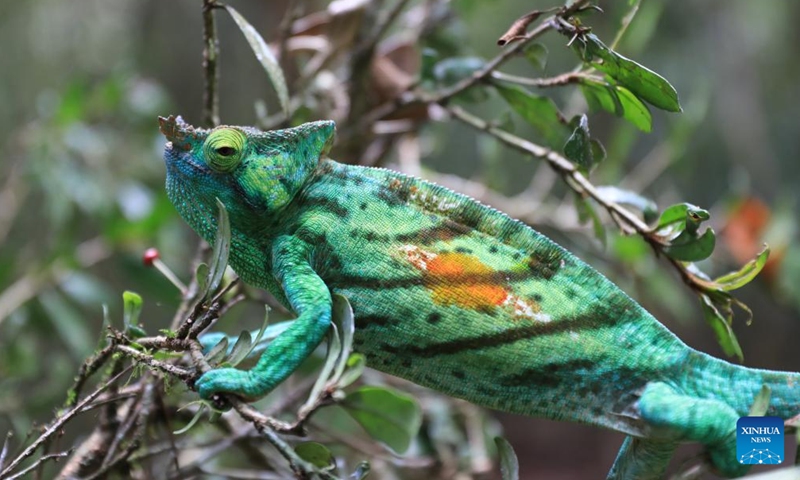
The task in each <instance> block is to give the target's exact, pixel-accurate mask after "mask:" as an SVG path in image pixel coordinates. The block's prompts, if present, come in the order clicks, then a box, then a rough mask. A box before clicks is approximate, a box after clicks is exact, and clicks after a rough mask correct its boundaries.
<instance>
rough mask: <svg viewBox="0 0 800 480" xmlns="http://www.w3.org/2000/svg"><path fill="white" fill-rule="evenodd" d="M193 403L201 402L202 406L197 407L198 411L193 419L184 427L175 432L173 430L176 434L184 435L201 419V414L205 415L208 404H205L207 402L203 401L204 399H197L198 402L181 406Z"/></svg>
mask: <svg viewBox="0 0 800 480" xmlns="http://www.w3.org/2000/svg"><path fill="white" fill-rule="evenodd" d="M193 403H199V404H200V408H198V409H197V413H195V414H194V416H193V417H192V419H191V420H189V423H187V424H186V426H185V427H183V428H181V429H179V430H175V431H174V432H172V433H173V434H174V435H183V434H184V433H186V432H188V431H189V430H190V429H191V428H192V427H193V426H194V425H195V424H196V423H197V421H198V420H200V416H201V415H203V411H204V410H205V408H206V405H205V403H203V401H202V400H200V401H197V402H191V403H187V404H186V405H184V406H183V407H181V408H186V407H188V406H189V405H191V404H193ZM179 410H180V409H179Z"/></svg>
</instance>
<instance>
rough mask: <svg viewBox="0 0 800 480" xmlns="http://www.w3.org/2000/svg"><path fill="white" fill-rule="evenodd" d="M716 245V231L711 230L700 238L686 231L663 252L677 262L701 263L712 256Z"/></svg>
mask: <svg viewBox="0 0 800 480" xmlns="http://www.w3.org/2000/svg"><path fill="white" fill-rule="evenodd" d="M716 243H717V237H716V235H714V230H712V229H710V228H709V229H707V230H706V231H705V233H703V235H701V236H700V237H698V236H697V235H696V234H694V233H690V232H689V230H688V229H686V230H684V231H683V232H681V234H680V235H679V236H678V237H677V238H676V239H675V240H673V241H672V242H670V243H669V245H667V246H665V247H664V248H663V251H664V253H666V254H667V256H669V257H670V258H674V259H675V260H680V261H682V262H699V261H700V260H705V259H706V258H708V257H709V256H711V253H713V252H714V246H715V245H716Z"/></svg>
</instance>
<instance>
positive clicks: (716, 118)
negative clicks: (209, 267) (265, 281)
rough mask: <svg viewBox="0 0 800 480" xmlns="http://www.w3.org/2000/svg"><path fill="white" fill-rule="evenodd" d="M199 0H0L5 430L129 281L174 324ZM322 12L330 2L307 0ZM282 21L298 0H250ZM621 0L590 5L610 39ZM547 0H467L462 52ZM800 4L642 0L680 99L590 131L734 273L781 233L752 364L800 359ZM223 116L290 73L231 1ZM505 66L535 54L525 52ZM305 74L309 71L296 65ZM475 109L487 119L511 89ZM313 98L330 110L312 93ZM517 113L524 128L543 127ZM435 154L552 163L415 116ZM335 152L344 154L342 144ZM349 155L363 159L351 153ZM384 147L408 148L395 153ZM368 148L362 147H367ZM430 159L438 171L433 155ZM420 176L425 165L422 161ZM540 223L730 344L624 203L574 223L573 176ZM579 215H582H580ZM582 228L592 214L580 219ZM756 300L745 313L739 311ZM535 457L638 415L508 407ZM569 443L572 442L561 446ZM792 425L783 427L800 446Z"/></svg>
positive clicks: (93, 331) (184, 233)
mask: <svg viewBox="0 0 800 480" xmlns="http://www.w3.org/2000/svg"><path fill="white" fill-rule="evenodd" d="M200 3H201V2H200V1H199V0H173V1H169V2H163V1H155V0H135V1H134V0H77V1H72V2H64V1H56V0H30V1H24V2H20V1H10V0H6V1H3V2H0V45H3V46H4V47H3V49H2V53H0V105H2V108H0V146H2V152H3V154H2V157H0V158H2V160H0V434H2V433H3V432H5V431H6V430H14V431H15V432H16V433H17V434H20V435H24V434H25V432H27V431H28V429H29V428H30V425H31V424H32V422H34V421H40V422H42V421H46V420H47V419H48V418H50V417H51V414H52V412H53V408H54V407H55V406H57V405H60V404H61V403H62V402H63V395H64V392H65V391H66V389H67V387H68V386H69V384H70V383H71V381H72V378H73V376H74V375H75V373H76V370H77V366H78V365H79V364H80V362H81V361H82V360H83V359H84V358H85V357H86V356H87V355H89V354H90V353H91V352H92V351H93V349H94V347H95V345H96V343H97V340H98V338H99V337H100V325H101V322H102V318H103V314H102V305H103V304H107V305H108V306H109V310H110V315H111V317H112V318H119V317H120V316H121V308H122V305H121V303H122V302H121V292H122V291H123V290H126V289H130V290H134V291H137V292H139V293H140V294H142V296H143V297H144V298H145V309H144V314H143V322H144V324H145V326H146V327H147V328H148V330H150V331H156V330H157V329H158V328H164V327H166V326H167V325H168V322H169V320H170V319H171V317H172V314H173V313H174V310H175V307H176V305H177V304H178V301H179V295H178V292H177V291H176V290H175V289H174V288H173V287H172V286H171V285H170V284H169V283H168V282H167V281H166V280H165V279H164V278H163V277H162V276H161V275H159V274H158V273H157V272H156V271H155V270H153V269H147V268H145V267H144V266H143V265H142V262H141V254H142V252H143V251H144V249H145V248H147V247H157V248H158V249H159V250H160V252H161V255H162V258H163V259H164V260H165V262H166V263H167V264H169V265H170V266H171V267H172V268H174V269H175V270H176V272H178V274H179V275H181V276H182V277H183V278H185V279H186V278H188V277H189V275H190V272H189V260H190V258H191V257H192V255H193V253H194V251H195V244H196V236H195V235H194V233H193V232H191V231H190V230H189V229H188V227H186V226H185V225H184V224H183V222H182V221H181V220H180V219H179V218H178V216H177V214H176V212H175V210H174V209H173V207H172V206H171V205H170V204H169V202H168V201H167V199H166V196H165V194H164V188H163V183H164V167H163V162H162V159H161V150H162V148H163V142H164V140H163V138H162V137H161V136H160V134H159V133H158V129H157V122H156V117H157V115H166V114H181V115H183V116H184V118H185V119H186V120H187V121H189V122H190V123H195V124H198V123H200V122H201V111H202V92H203V79H202V69H201V61H202V37H201V31H202V26H201V14H200V10H201V9H200ZM302 3H303V4H304V7H305V10H306V12H310V11H314V10H316V9H320V8H323V7H324V6H325V4H326V2H302ZM231 4H232V5H234V6H235V7H236V8H237V9H239V11H240V12H241V13H242V14H243V15H244V16H245V17H246V18H248V19H249V20H250V21H251V22H252V23H253V25H254V26H255V27H256V28H257V29H258V30H259V31H260V32H261V33H262V34H263V35H264V37H265V38H266V39H267V40H268V41H269V40H271V39H272V38H273V37H274V35H275V34H276V33H273V32H276V31H277V27H278V24H279V22H280V19H281V18H282V17H283V15H284V11H285V9H286V6H287V2H284V1H260V2H256V1H242V0H238V1H232V2H231ZM624 4H625V2H610V1H601V2H600V5H601V6H602V7H603V8H604V9H605V10H606V13H605V14H603V15H594V16H592V17H591V18H589V19H588V20H587V23H588V24H590V25H592V26H593V27H594V30H593V31H594V32H595V33H597V34H598V35H599V36H600V37H601V38H603V39H608V40H609V42H610V39H612V38H613V36H614V34H615V32H616V29H617V26H618V24H619V19H620V16H621V15H622V13H623V10H624V8H623V7H624ZM549 6H552V5H551V4H549V3H546V2H541V1H536V2H531V1H521V0H514V1H500V2H480V1H476V0H473V1H459V0H454V1H453V2H451V4H450V7H451V8H452V10H453V17H452V18H451V20H450V21H448V22H447V23H445V24H443V25H442V34H441V36H442V38H444V39H450V40H451V41H452V42H454V43H455V44H457V45H458V49H459V51H458V53H459V54H463V55H477V56H481V57H484V58H491V57H493V56H494V55H496V54H497V53H498V51H499V48H498V47H497V45H496V40H497V37H498V36H499V35H500V34H502V32H504V31H505V30H506V28H507V27H508V25H509V24H510V22H512V21H513V20H514V19H515V18H517V17H518V16H519V15H521V14H523V13H525V12H527V11H528V10H530V9H532V8H546V7H549ZM797 20H800V3H798V2H792V1H788V0H783V1H777V0H776V1H772V2H768V3H767V2H752V1H748V0H727V1H721V0H720V1H703V2H699V1H688V0H687V1H682V2H675V1H673V2H667V1H656V0H644V2H643V5H642V7H641V9H640V12H639V14H638V16H637V17H636V18H635V20H634V21H633V23H632V25H631V28H630V30H629V31H628V33H627V35H626V37H625V38H624V40H623V42H622V43H621V45H620V47H619V51H620V52H621V53H623V54H625V55H627V56H629V57H631V58H633V59H636V60H638V61H640V62H641V63H643V64H644V65H646V66H648V67H650V68H652V69H653V70H655V71H657V72H659V73H660V74H662V75H663V76H664V77H666V78H667V79H668V80H669V81H670V82H671V83H672V84H673V85H674V86H675V87H676V89H677V90H678V93H679V95H680V98H681V103H682V105H683V107H684V113H682V114H666V113H664V112H661V111H655V110H654V129H653V132H652V133H650V134H643V133H641V132H639V131H637V130H635V129H634V128H633V127H631V126H629V125H627V124H625V122H624V121H622V120H620V119H618V118H615V117H613V116H610V115H605V114H592V115H591V116H590V122H591V127H592V133H593V134H594V135H595V136H597V137H599V138H600V139H601V140H602V141H603V142H604V144H605V145H606V148H607V149H608V153H609V155H608V160H607V161H606V162H605V163H604V164H603V165H601V166H600V167H599V168H598V169H597V170H596V171H595V173H594V175H593V177H592V180H593V182H594V183H595V184H598V185H601V184H613V185H624V186H626V187H628V188H630V189H632V190H637V191H640V192H641V193H643V194H645V195H646V196H648V197H650V198H652V199H654V200H655V201H656V202H657V203H658V205H659V206H660V207H662V208H663V207H665V206H668V205H670V204H673V203H677V202H681V201H687V202H691V203H694V204H697V205H700V206H702V207H704V208H707V209H709V210H710V211H711V213H712V220H711V224H712V226H713V227H714V228H715V230H716V231H717V232H718V233H719V245H718V248H717V251H715V254H714V256H713V257H712V258H711V259H710V260H708V261H706V262H704V264H703V268H704V270H706V271H709V272H712V273H716V274H720V273H724V272H726V271H728V270H732V269H734V268H736V267H737V266H738V265H740V264H741V263H743V262H744V261H746V259H748V258H749V257H751V256H752V255H753V254H754V253H755V252H756V251H757V250H758V248H759V247H760V245H761V243H762V242H763V241H767V242H769V243H770V245H771V247H772V249H773V255H772V261H771V262H770V264H769V265H768V269H767V270H766V271H765V272H764V273H762V275H761V277H760V278H759V279H757V280H756V281H755V282H753V283H752V284H751V285H749V286H748V287H746V288H745V289H743V290H741V291H740V292H738V293H737V297H738V298H740V299H742V300H743V301H744V302H745V303H747V304H748V305H749V306H750V307H751V308H752V310H753V313H754V321H753V323H752V325H749V326H748V325H745V324H744V322H743V321H738V322H737V323H736V324H735V325H734V329H735V331H736V332H737V334H738V335H739V339H740V342H741V344H742V349H743V351H744V354H745V363H746V364H747V365H749V366H754V367H763V368H774V369H784V370H795V371H797V370H798V369H800V349H798V348H797V345H798V339H800V318H799V317H800V315H798V312H799V311H800V246H798V242H797V232H796V229H797V218H798V216H797V214H796V209H797V207H798V205H797V202H798V190H797V186H798V185H800V183H798V180H800V162H798V161H797V159H798V158H800V139H798V121H797V120H796V116H797V112H798V111H800V86H798V85H799V84H798V81H797V78H799V77H800V71H798V70H800V63H798V62H797V61H796V58H797V56H798V54H800V46H799V45H800V33H799V32H800V31H799V30H798V29H797V28H796V23H797ZM218 26H219V36H220V42H221V45H222V56H221V83H220V98H221V117H222V121H223V123H229V124H253V123H255V121H256V113H255V112H256V110H255V108H254V103H255V102H256V101H264V102H266V105H267V108H268V110H269V111H275V110H276V109H277V102H276V100H275V98H274V93H273V90H272V87H271V86H270V84H269V81H268V79H267V77H266V76H265V75H264V72H263V70H262V69H261V67H260V66H259V64H258V63H257V62H256V60H255V59H254V57H253V54H252V52H251V51H250V49H249V47H248V46H247V43H246V42H245V40H244V39H243V37H242V36H241V33H240V32H239V31H238V30H237V29H236V26H235V24H234V23H233V22H232V21H231V20H230V18H227V17H224V16H221V15H220V17H219V22H218ZM544 43H545V45H546V46H547V47H548V49H549V51H550V55H549V58H548V64H547V66H546V68H545V70H544V72H543V74H541V72H540V73H539V74H537V75H541V76H551V75H555V74H558V73H561V72H564V71H567V70H569V69H571V68H573V67H574V66H575V65H576V59H575V56H574V55H573V54H571V53H570V52H569V51H568V50H567V49H566V48H564V43H565V42H564V39H563V38H561V37H559V36H557V35H550V36H548V37H547V38H546V39H545V40H544ZM504 71H508V72H509V73H519V74H525V75H533V74H532V73H531V67H530V65H528V64H525V63H524V62H518V63H513V64H511V65H510V66H508V68H507V69H506V68H505V67H504ZM289 84H290V86H291V73H290V74H289ZM575 91H576V89H574V88H570V87H567V88H562V89H557V90H553V91H546V92H544V93H545V94H548V95H552V96H553V98H554V99H555V100H556V102H557V103H558V104H559V105H560V106H561V107H562V108H563V109H565V110H566V111H567V112H573V113H574V112H580V111H583V110H584V109H585V105H584V104H583V103H582V101H581V99H580V98H579V96H576V95H575ZM466 108H468V109H471V110H473V111H476V112H478V113H480V114H482V115H483V116H484V117H485V118H493V117H497V116H498V115H499V114H500V113H501V112H502V111H503V110H504V107H503V103H502V101H501V100H499V99H498V98H490V99H488V100H487V101H485V102H483V103H481V104H479V105H476V106H470V105H467V106H466ZM311 116H312V117H313V116H314V114H313V112H312V113H311ZM526 132H527V131H526V130H525V129H524V127H522V126H520V127H519V128H518V130H517V132H516V133H517V134H519V135H523V136H525V135H526ZM419 145H420V148H421V157H422V165H423V167H424V168H425V169H430V171H431V172H434V171H435V172H440V173H442V174H456V175H459V176H461V177H464V178H469V179H472V180H474V181H476V182H479V183H481V184H485V185H488V186H490V187H491V188H493V189H495V190H497V191H499V192H501V193H504V194H505V195H508V196H513V195H515V194H517V193H519V192H520V191H522V190H524V189H525V188H526V187H527V186H528V185H529V183H530V179H531V178H536V177H538V178H540V179H543V180H542V182H543V184H544V182H546V180H547V179H546V175H547V174H545V173H542V172H541V171H539V169H538V167H539V166H538V165H536V164H535V163H532V162H531V161H530V160H529V159H526V158H523V157H522V156H521V155H518V154H516V153H514V152H511V151H509V150H507V149H504V148H502V147H500V146H498V145H496V144H495V143H494V142H492V141H487V140H486V139H483V138H478V137H477V136H476V135H475V134H474V132H473V131H471V130H468V129H467V128H466V127H462V126H460V125H455V124H453V123H451V122H434V123H433V124H431V125H429V126H427V127H425V128H424V129H423V130H422V132H421V134H420V137H419ZM334 157H335V155H334ZM337 159H338V160H340V161H345V162H346V161H349V160H350V159H348V158H337ZM388 160H389V161H388V165H389V166H394V168H397V166H396V164H395V163H394V162H395V161H396V160H397V159H396V157H395V155H394V154H390V156H389V158H388ZM350 161H352V160H350ZM425 171H428V170H425ZM423 175H424V173H423ZM544 193H546V195H545V198H544V199H542V200H541V204H542V205H541V207H542V208H541V209H540V210H539V211H536V212H532V213H531V217H532V218H533V219H534V222H533V223H534V226H535V227H537V228H540V229H541V230H543V231H545V232H547V233H548V234H549V235H551V236H552V237H553V238H554V239H556V240H557V241H558V242H559V243H561V244H562V245H564V246H566V247H567V248H569V249H571V250H573V251H576V252H578V253H579V254H580V256H581V257H582V258H584V259H585V260H587V261H588V262H589V263H591V264H592V265H594V266H596V267H597V268H598V269H600V270H601V271H603V272H604V273H606V274H607V275H608V276H610V277H611V278H612V279H613V280H614V281H615V282H617V283H618V284H619V285H621V286H622V287H623V289H625V290H626V291H627V292H628V293H629V294H631V295H632V296H633V297H634V298H636V299H637V300H638V301H640V302H641V303H642V304H643V305H645V307H646V308H648V309H649V310H650V311H652V312H653V313H654V314H656V316H657V317H658V318H659V319H660V320H661V321H662V322H664V323H665V324H666V325H668V326H669V328H670V329H672V330H673V331H675V332H676V333H677V334H678V335H679V336H680V337H681V338H682V339H684V340H685V341H686V342H687V343H688V344H689V345H691V346H693V347H696V348H698V349H701V350H703V351H706V352H708V353H711V354H712V355H716V356H722V353H721V351H720V348H719V346H718V345H717V343H716V341H715V340H714V337H713V334H712V332H711V330H710V329H709V328H708V327H707V326H706V325H705V323H704V321H703V319H702V313H701V311H700V307H699V303H698V302H697V299H696V297H694V296H693V295H692V294H691V293H690V292H689V291H688V289H687V288H685V287H684V286H683V285H682V284H681V282H680V280H679V279H678V278H677V276H676V275H675V274H674V272H673V271H672V270H671V269H670V268H669V267H668V266H667V264H666V263H663V262H659V261H658V260H657V259H655V258H654V257H653V255H652V252H651V251H650V249H649V248H647V247H646V246H644V244H643V243H641V241H639V240H637V239H635V238H633V239H632V238H623V237H621V236H620V235H619V234H618V233H617V231H616V230H615V227H614V226H613V223H611V222H608V230H609V232H610V235H609V241H608V245H607V247H605V248H604V247H603V246H602V245H600V243H599V242H597V241H596V240H595V239H593V237H592V236H591V234H590V232H587V230H586V228H584V227H582V226H580V225H578V223H577V222H576V220H575V212H574V209H573V208H572V203H571V197H570V196H567V195H565V192H564V191H563V188H561V187H560V186H558V185H557V186H556V187H554V188H552V189H549V190H547V191H546V192H544ZM565 226H566V227H565ZM573 227H574V228H573ZM739 318H740V319H741V318H742V317H739ZM500 418H501V420H503V421H504V423H505V424H506V436H507V438H508V439H509V440H510V441H511V442H512V444H514V446H515V448H516V449H517V453H518V455H519V457H520V461H521V464H522V465H521V467H522V472H523V473H524V475H526V477H524V478H552V479H556V478H579V477H578V475H580V478H584V477H585V478H589V477H597V476H599V475H603V474H604V473H603V472H605V471H606V470H607V468H608V467H609V466H610V464H611V461H612V460H613V457H614V452H615V451H616V449H617V448H618V446H619V444H620V442H621V436H620V435H616V434H613V433H609V432H603V431H599V430H596V429H592V428H585V427H580V426H575V425H566V424H557V423H554V422H550V421H543V420H535V419H528V418H521V417H511V416H509V415H501V416H500ZM564 445H569V447H570V448H569V449H565V448H564ZM788 448H791V446H787V449H788Z"/></svg>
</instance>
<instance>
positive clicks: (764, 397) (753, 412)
mask: <svg viewBox="0 0 800 480" xmlns="http://www.w3.org/2000/svg"><path fill="white" fill-rule="evenodd" d="M771 394H772V391H771V390H770V389H769V387H768V386H766V385H762V386H761V391H759V392H758V394H757V395H756V398H755V399H754V400H753V405H751V406H750V413H749V415H750V416H751V417H763V416H764V415H765V414H766V413H767V409H769V397H770V395H771Z"/></svg>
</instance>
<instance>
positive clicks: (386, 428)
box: [341, 386, 422, 453]
mask: <svg viewBox="0 0 800 480" xmlns="http://www.w3.org/2000/svg"><path fill="white" fill-rule="evenodd" d="M341 405H342V407H344V409H345V410H346V411H347V413H349V414H350V416H352V417H353V419H355V421H357V422H358V423H359V424H360V425H361V426H362V427H363V428H364V430H366V431H367V433H369V434H370V435H371V436H372V438H374V439H375V440H378V441H379V442H382V443H384V444H386V445H387V446H388V447H389V448H391V449H392V450H393V451H394V452H396V453H403V452H405V451H406V450H407V449H408V447H409V445H411V440H412V439H413V438H414V437H415V436H416V435H417V432H418V431H419V427H420V424H421V423H422V412H421V411H420V408H419V405H418V404H417V402H416V400H414V398H413V397H410V396H408V395H406V394H404V393H400V392H398V391H395V390H390V389H388V388H384V387H372V386H370V387H361V388H359V389H358V390H356V391H355V392H353V393H351V394H349V395H348V396H347V398H345V399H344V401H343V402H342V403H341Z"/></svg>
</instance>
